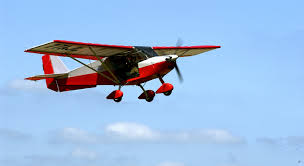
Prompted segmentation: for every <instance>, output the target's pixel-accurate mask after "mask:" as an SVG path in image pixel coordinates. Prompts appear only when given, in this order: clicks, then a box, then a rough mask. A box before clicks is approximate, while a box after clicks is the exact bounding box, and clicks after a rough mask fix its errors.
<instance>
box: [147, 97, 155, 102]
mask: <svg viewBox="0 0 304 166" xmlns="http://www.w3.org/2000/svg"><path fill="white" fill-rule="evenodd" d="M153 99H154V97H148V98H146V101H147V102H151V101H153Z"/></svg>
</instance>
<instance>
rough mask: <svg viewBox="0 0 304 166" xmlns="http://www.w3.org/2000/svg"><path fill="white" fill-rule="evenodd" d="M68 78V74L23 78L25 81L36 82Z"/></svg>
mask: <svg viewBox="0 0 304 166" xmlns="http://www.w3.org/2000/svg"><path fill="white" fill-rule="evenodd" d="M66 76H68V73H60V74H45V75H36V76H33V77H28V78H25V79H26V80H31V81H38V80H43V79H47V78H59V77H60V78H62V77H66Z"/></svg>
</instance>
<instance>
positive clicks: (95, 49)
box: [25, 40, 220, 60]
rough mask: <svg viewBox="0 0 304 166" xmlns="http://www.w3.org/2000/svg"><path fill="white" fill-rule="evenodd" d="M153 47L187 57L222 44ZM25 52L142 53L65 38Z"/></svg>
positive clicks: (85, 55) (100, 55) (91, 55)
mask: <svg viewBox="0 0 304 166" xmlns="http://www.w3.org/2000/svg"><path fill="white" fill-rule="evenodd" d="M152 48H153V50H154V51H155V52H156V53H157V55H159V56H162V55H178V56H180V57H186V56H193V55H197V54H201V53H204V52H207V51H210V50H213V49H216V48H220V46H208V45H202V46H179V47H152ZM25 52H31V53H39V54H48V55H56V56H65V57H66V56H68V57H73V58H83V59H93V60H98V59H99V58H103V57H110V56H124V55H133V56H134V55H135V56H136V55H140V54H138V50H137V49H136V47H133V46H120V45H105V44H93V43H81V42H73V41H65V40H54V41H52V42H49V43H46V44H42V45H39V46H36V47H33V48H30V49H27V50H25Z"/></svg>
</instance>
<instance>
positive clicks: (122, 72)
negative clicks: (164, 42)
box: [107, 46, 157, 81]
mask: <svg viewBox="0 0 304 166" xmlns="http://www.w3.org/2000/svg"><path fill="white" fill-rule="evenodd" d="M134 48H135V52H134V53H131V54H129V55H117V56H110V57H108V58H107V63H108V64H110V66H111V68H112V69H114V74H115V75H116V76H117V78H118V79H119V80H120V81H125V80H128V79H131V78H135V77H138V76H139V69H138V63H139V62H141V61H143V60H146V59H148V58H151V57H155V56H157V53H156V52H155V51H154V50H153V48H151V47H144V46H135V47H134Z"/></svg>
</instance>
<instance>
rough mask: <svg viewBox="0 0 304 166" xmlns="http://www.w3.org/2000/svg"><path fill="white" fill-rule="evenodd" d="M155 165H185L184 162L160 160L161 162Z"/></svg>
mask: <svg viewBox="0 0 304 166" xmlns="http://www.w3.org/2000/svg"><path fill="white" fill-rule="evenodd" d="M157 166H185V164H184V163H181V162H168V161H166V162H162V163H159V164H158V165H157Z"/></svg>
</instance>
